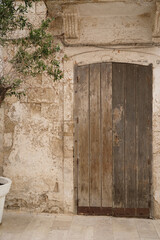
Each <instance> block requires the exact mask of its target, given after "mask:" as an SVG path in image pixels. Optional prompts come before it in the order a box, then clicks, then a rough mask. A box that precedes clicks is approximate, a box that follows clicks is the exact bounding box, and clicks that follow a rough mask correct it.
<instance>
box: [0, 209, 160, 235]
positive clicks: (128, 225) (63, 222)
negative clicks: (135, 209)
mask: <svg viewBox="0 0 160 240" xmlns="http://www.w3.org/2000/svg"><path fill="white" fill-rule="evenodd" d="M159 236H160V220H148V219H128V218H127V219H126V218H112V217H107V216H106V217H96V216H73V215H63V214H59V215H58V214H57V215H55V214H35V213H22V212H14V211H5V212H4V217H3V223H2V225H1V226H0V240H154V239H160V237H159Z"/></svg>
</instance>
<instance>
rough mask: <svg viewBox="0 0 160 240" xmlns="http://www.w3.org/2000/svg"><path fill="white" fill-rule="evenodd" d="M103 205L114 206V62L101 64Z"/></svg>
mask: <svg viewBox="0 0 160 240" xmlns="http://www.w3.org/2000/svg"><path fill="white" fill-rule="evenodd" d="M101 125H102V126H101V130H102V132H101V145H102V146H101V150H102V154H101V157H102V176H101V177H102V207H112V63H102V64H101Z"/></svg>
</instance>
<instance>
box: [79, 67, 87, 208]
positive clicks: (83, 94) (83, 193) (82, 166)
mask: <svg viewBox="0 0 160 240" xmlns="http://www.w3.org/2000/svg"><path fill="white" fill-rule="evenodd" d="M77 91H78V92H77V94H78V97H77V117H78V119H77V124H78V200H79V201H78V206H89V101H88V96H89V66H81V67H78V83H77Z"/></svg>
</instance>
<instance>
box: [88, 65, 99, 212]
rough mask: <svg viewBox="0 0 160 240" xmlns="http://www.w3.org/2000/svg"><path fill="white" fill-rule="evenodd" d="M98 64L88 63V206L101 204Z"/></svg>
mask: <svg viewBox="0 0 160 240" xmlns="http://www.w3.org/2000/svg"><path fill="white" fill-rule="evenodd" d="M100 143H101V141H100V64H91V65H90V206H93V207H96V206H97V207H99V206H101V162H100V161H101V157H100Z"/></svg>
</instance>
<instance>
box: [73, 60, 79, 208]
mask: <svg viewBox="0 0 160 240" xmlns="http://www.w3.org/2000/svg"><path fill="white" fill-rule="evenodd" d="M77 78H78V66H77V65H75V67H74V175H73V176H74V211H75V212H77V200H78V171H77V170H78V169H77V158H78V141H77V140H78V126H77V117H78V112H77V110H78V108H77V104H78V91H77V90H78V89H77Z"/></svg>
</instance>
